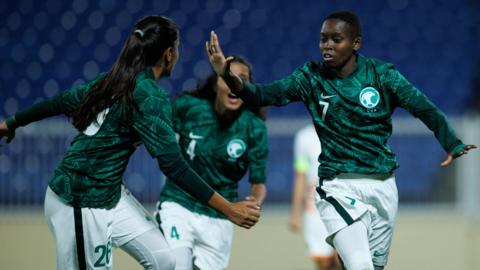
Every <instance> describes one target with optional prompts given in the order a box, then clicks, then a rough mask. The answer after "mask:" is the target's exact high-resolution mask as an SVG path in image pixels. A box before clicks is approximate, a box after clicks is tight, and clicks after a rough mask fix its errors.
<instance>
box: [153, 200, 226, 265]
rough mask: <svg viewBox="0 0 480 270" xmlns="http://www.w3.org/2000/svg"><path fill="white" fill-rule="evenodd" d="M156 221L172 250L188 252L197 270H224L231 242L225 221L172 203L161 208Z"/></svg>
mask: <svg viewBox="0 0 480 270" xmlns="http://www.w3.org/2000/svg"><path fill="white" fill-rule="evenodd" d="M160 219H161V224H160V226H161V227H162V230H163V233H164V235H165V238H166V239H167V242H168V244H169V245H170V247H171V248H172V249H175V248H182V247H186V248H191V249H192V253H193V257H194V262H195V265H196V266H197V267H199V268H200V269H218V270H221V269H227V266H228V261H229V259H230V251H231V247H232V238H233V224H232V223H231V222H230V221H229V220H227V219H223V218H213V217H209V216H205V215H201V214H198V213H195V212H191V211H190V210H188V209H186V208H184V207H183V206H181V205H180V204H178V203H175V202H163V203H162V204H161V208H160Z"/></svg>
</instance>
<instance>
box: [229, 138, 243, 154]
mask: <svg viewBox="0 0 480 270" xmlns="http://www.w3.org/2000/svg"><path fill="white" fill-rule="evenodd" d="M245 150H247V146H246V144H245V142H243V141H242V140H240V139H233V140H231V141H230V142H229V143H228V145H227V153H228V155H229V156H230V157H231V158H234V159H236V158H239V157H240V156H242V155H243V153H244V152H245Z"/></svg>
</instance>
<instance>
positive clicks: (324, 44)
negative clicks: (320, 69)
mask: <svg viewBox="0 0 480 270" xmlns="http://www.w3.org/2000/svg"><path fill="white" fill-rule="evenodd" d="M360 46H361V38H360V37H359V36H357V37H354V36H353V34H352V31H351V29H350V26H349V24H348V23H346V22H344V21H342V20H339V19H327V20H325V21H324V23H323V25H322V30H321V31H320V51H321V53H322V57H323V61H324V62H325V64H326V65H327V66H329V67H331V68H333V69H334V70H336V71H338V72H339V73H343V72H342V70H344V69H346V70H348V71H350V70H351V71H353V70H354V68H355V66H356V63H355V57H354V56H355V54H354V52H356V51H358V50H359V49H360Z"/></svg>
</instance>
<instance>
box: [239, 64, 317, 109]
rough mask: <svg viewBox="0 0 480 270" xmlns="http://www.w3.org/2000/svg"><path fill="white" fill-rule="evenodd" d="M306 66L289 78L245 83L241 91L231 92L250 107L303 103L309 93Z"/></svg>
mask: <svg viewBox="0 0 480 270" xmlns="http://www.w3.org/2000/svg"><path fill="white" fill-rule="evenodd" d="M308 74H309V70H308V68H307V66H305V67H303V68H300V69H297V70H295V71H294V72H293V73H292V74H290V75H289V76H287V77H285V78H283V79H280V80H277V81H274V82H272V83H269V84H252V83H248V82H245V83H244V87H243V90H241V91H233V92H234V93H235V94H236V95H238V96H239V97H240V98H242V99H243V100H244V101H245V102H246V103H247V104H249V105H252V106H268V105H275V106H284V105H287V104H289V103H291V102H295V101H305V100H306V98H307V97H308V93H309V91H310V88H311V87H310V83H309V79H308Z"/></svg>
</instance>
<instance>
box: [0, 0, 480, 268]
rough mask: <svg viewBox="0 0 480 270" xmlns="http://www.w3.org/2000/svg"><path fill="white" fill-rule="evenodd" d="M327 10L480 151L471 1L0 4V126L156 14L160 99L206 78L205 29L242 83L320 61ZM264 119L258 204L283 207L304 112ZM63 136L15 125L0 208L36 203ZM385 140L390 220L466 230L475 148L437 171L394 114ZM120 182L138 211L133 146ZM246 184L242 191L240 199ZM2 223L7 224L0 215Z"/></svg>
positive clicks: (413, 124)
mask: <svg viewBox="0 0 480 270" xmlns="http://www.w3.org/2000/svg"><path fill="white" fill-rule="evenodd" d="M339 9H341V10H343V9H347V10H352V11H354V12H355V13H357V14H358V15H359V17H360V19H361V22H362V27H363V31H362V37H363V47H362V49H361V53H363V54H365V55H366V56H369V57H375V58H380V59H382V60H385V61H388V62H392V63H394V64H395V66H396V68H397V69H399V70H400V72H402V73H403V74H404V75H405V76H406V77H407V78H408V79H409V80H410V81H411V82H412V83H414V84H415V85H416V86H417V87H418V88H419V89H420V90H422V91H423V92H424V93H425V94H426V95H427V96H428V97H429V98H430V99H431V100H432V101H433V102H434V103H435V104H436V105H438V107H439V108H440V109H442V110H443V111H444V112H445V113H446V114H447V115H448V116H449V117H451V119H452V122H453V124H454V126H455V128H456V130H457V132H458V133H459V135H460V137H461V138H463V139H464V141H465V142H466V143H475V144H477V145H478V144H480V143H479V141H480V132H479V128H480V121H479V120H478V114H479V112H480V94H479V90H478V89H479V87H480V50H479V49H480V19H479V18H480V1H478V0H458V1H449V0H422V1H413V0H386V1H374V0H365V1H348V0H345V1H332V0H329V1H326V0H322V1H320V0H317V1H313V0H310V1H287V0H279V1H269V0H259V1H253V0H232V1H221V0H206V1H200V0H199V1H195V0H175V1H174V0H161V1H146V0H126V1H114V0H98V1H88V0H73V1H60V0H45V1H33V0H17V1H1V2H0V59H1V61H0V119H3V118H5V117H7V116H9V115H11V114H13V113H15V112H16V111H17V110H19V109H22V108H24V107H26V106H28V105H30V104H32V103H34V102H36V101H39V100H42V99H45V98H49V97H52V96H54V95H56V94H58V93H60V92H62V91H64V90H65V89H68V88H70V87H72V86H75V85H78V84H80V83H82V82H84V81H86V80H91V79H93V78H94V77H95V76H96V75H97V74H98V73H99V72H102V71H107V70H108V68H109V67H110V65H111V64H112V63H113V61H114V60H115V59H116V57H117V55H118V53H119V51H120V49H121V46H122V44H123V42H124V40H125V38H126V37H127V36H128V35H130V34H131V32H132V31H133V29H132V26H133V24H134V22H135V21H137V20H138V19H140V18H142V17H143V16H146V15H150V14H162V15H166V16H169V17H171V18H173V19H174V20H175V22H176V23H177V24H178V26H179V28H180V31H181V32H180V34H181V45H180V60H179V62H178V64H177V65H176V67H175V69H174V72H173V74H172V77H171V78H169V79H162V80H161V81H160V85H161V86H163V87H164V89H166V91H167V92H168V94H169V95H170V96H171V97H173V96H174V95H175V94H176V93H178V92H180V91H182V90H185V89H190V88H192V87H194V86H195V85H196V84H197V83H198V82H199V81H201V80H202V79H203V78H205V77H206V76H208V75H209V74H210V72H211V68H210V66H209V63H208V59H207V57H206V54H205V52H204V42H205V41H206V40H208V38H209V32H210V30H215V31H216V32H217V33H218V35H219V38H220V41H221V43H222V46H223V50H224V52H225V54H236V55H242V56H244V57H246V58H247V59H248V60H249V61H250V62H251V63H252V64H253V67H254V80H255V81H256V82H270V81H272V80H275V79H279V78H281V77H283V76H285V75H288V74H290V73H291V72H292V71H293V70H294V69H295V68H297V67H299V66H301V65H302V64H303V63H304V62H305V61H307V60H318V61H320V60H321V55H320V53H319V49H318V43H319V31H320V27H321V22H322V19H323V18H324V17H325V16H326V15H327V14H329V13H331V12H332V11H336V10H339ZM268 114H269V120H268V121H267V124H268V129H269V141H270V159H269V164H268V182H267V187H268V198H267V201H266V205H267V206H272V207H277V206H278V205H280V206H285V205H286V204H287V203H288V202H289V200H290V193H291V186H292V175H293V173H292V142H293V140H292V139H293V135H294V133H295V132H296V131H297V130H298V129H299V128H301V127H303V126H304V125H306V124H308V123H309V117H308V115H307V113H306V111H305V109H304V108H303V104H300V103H298V104H290V105H288V106H286V107H282V108H273V107H272V108H269V111H268ZM74 135H75V131H74V130H73V129H72V128H71V126H70V125H69V123H68V121H67V119H66V118H65V117H57V118H52V119H49V120H45V121H42V122H41V123H36V124H32V125H30V126H28V127H26V128H24V129H20V130H19V131H18V134H17V137H16V139H15V141H14V143H13V144H11V145H9V146H3V147H1V148H0V214H3V215H4V216H5V215H7V213H8V214H9V215H10V214H12V213H17V212H18V211H25V210H31V209H41V207H42V204H43V198H44V192H45V188H46V186H47V183H48V180H49V178H50V176H51V174H52V172H53V169H54V167H55V166H56V163H57V162H58V161H59V160H60V159H61V158H62V156H63V155H64V153H65V150H66V149H67V147H68V145H69V143H70V140H71V139H72V137H73V136H74ZM390 145H391V147H392V148H393V150H394V151H395V152H396V153H397V157H398V161H399V163H400V165H401V167H400V168H399V169H398V170H397V172H396V176H397V185H398V189H399V194H400V206H401V212H400V214H402V209H411V208H412V207H414V208H418V207H428V208H425V209H431V207H433V208H435V209H438V208H440V209H444V210H445V211H453V213H454V216H455V219H457V218H458V217H460V218H461V219H462V220H463V219H465V220H467V221H468V222H470V220H475V219H476V218H477V217H478V215H479V214H478V212H479V211H478V210H477V209H478V207H479V206H480V205H479V200H480V199H479V195H478V194H480V185H479V184H478V182H479V180H480V177H479V174H480V172H479V168H478V167H479V166H478V164H480V158H479V155H478V153H476V152H474V153H472V154H471V155H469V156H468V157H466V158H465V159H463V158H462V161H461V162H456V163H455V164H454V165H453V166H451V167H449V168H446V169H440V167H439V164H440V162H441V161H442V160H443V159H444V158H445V156H446V155H445V153H444V151H443V149H442V148H441V147H440V146H439V144H438V143H437V141H436V140H435V138H434V137H433V134H432V133H431V132H430V131H429V130H428V129H427V128H426V127H425V126H424V125H423V124H422V123H421V122H420V121H418V120H417V119H414V118H413V117H411V116H410V115H408V113H406V112H405V111H403V110H398V111H397V112H396V113H395V120H394V135H393V136H392V138H391V140H390ZM477 152H478V151H477ZM125 181H126V183H127V186H128V187H129V188H130V189H131V190H132V191H133V192H134V193H135V194H136V195H137V198H139V200H140V201H141V202H143V203H146V204H147V205H152V204H154V203H155V201H156V199H157V196H158V193H159V191H160V189H161V187H162V185H163V181H164V179H163V176H162V175H161V173H160V172H159V170H158V167H157V164H156V162H154V161H153V160H151V158H150V157H149V156H148V154H147V153H146V151H145V150H144V149H143V148H140V149H139V151H137V153H136V154H135V155H134V156H133V157H132V159H131V161H130V165H129V167H128V170H127V173H126V174H125ZM245 182H246V181H245ZM248 189H249V186H248V184H246V183H242V184H241V188H240V194H241V195H244V194H246V193H247V192H248ZM425 211H430V210H425ZM284 214H285V215H287V214H288V209H285V211H284ZM2 220H11V219H6V218H3V219H2V215H0V223H2ZM17 220H21V218H20V219H17ZM462 222H463V221H462ZM472 222H473V221H472ZM7 223H8V222H7ZM285 226H286V225H285ZM412 227H415V226H412ZM46 233H47V232H46ZM2 242H3V241H2ZM0 245H4V244H3V243H2V244H0ZM474 246H475V247H478V245H474ZM469 249H470V250H471V247H470V248H469ZM479 252H480V250H479ZM0 256H3V254H2V255H0ZM0 261H1V259H0ZM252 269H255V268H252ZM436 269H443V268H436ZM445 269H447V268H445ZM458 269H460V268H458ZM470 269H473V268H470Z"/></svg>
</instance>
